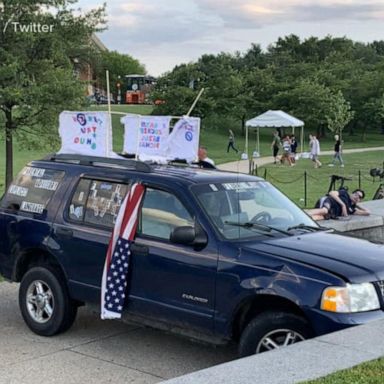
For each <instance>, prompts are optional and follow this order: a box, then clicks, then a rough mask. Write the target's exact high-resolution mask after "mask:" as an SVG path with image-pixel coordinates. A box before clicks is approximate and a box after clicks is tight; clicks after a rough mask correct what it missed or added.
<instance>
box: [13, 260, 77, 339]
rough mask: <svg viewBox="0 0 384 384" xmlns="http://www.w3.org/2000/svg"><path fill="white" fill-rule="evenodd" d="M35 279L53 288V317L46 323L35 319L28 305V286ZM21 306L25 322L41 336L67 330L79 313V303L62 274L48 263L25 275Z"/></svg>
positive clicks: (20, 295)
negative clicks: (76, 301)
mask: <svg viewBox="0 0 384 384" xmlns="http://www.w3.org/2000/svg"><path fill="white" fill-rule="evenodd" d="M35 280H41V281H43V282H45V283H46V284H47V285H48V286H49V287H50V289H51V290H52V294H53V296H54V300H55V306H54V312H53V314H52V318H51V319H50V320H49V321H47V322H46V323H44V324H40V323H37V322H36V321H35V320H33V318H32V317H31V316H30V315H29V313H28V309H27V306H26V295H27V289H28V286H29V285H30V284H31V283H32V282H33V281H35ZM19 307H20V311H21V314H22V316H23V319H24V321H25V323H26V324H27V325H28V327H29V328H30V329H31V331H33V332H34V333H36V334H38V335H40V336H53V335H56V334H59V333H62V332H65V331H66V330H68V329H69V328H70V327H71V326H72V324H73V322H74V321H75V319H76V315H77V305H75V303H74V302H73V301H72V300H71V299H70V297H69V294H68V289H67V286H66V284H65V282H64V280H63V278H62V277H61V274H60V273H58V272H57V271H56V270H55V269H54V268H52V267H50V266H46V265H43V266H35V267H33V268H31V269H29V270H28V271H27V272H26V273H25V275H24V276H23V278H22V280H21V283H20V288H19Z"/></svg>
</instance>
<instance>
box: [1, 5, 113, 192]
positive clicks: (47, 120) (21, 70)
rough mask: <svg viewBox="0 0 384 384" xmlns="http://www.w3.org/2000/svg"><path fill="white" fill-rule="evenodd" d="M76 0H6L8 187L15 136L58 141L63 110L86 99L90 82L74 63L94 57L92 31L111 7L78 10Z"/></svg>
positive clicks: (24, 140)
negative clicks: (78, 75) (76, 70)
mask: <svg viewBox="0 0 384 384" xmlns="http://www.w3.org/2000/svg"><path fill="white" fill-rule="evenodd" d="M76 1H77V0H28V1H20V0H4V1H3V2H2V3H1V7H0V63H1V66H0V115H2V117H1V118H0V128H1V132H2V135H3V137H4V138H5V143H6V144H5V147H6V176H5V184H6V187H8V186H9V184H10V183H11V180H12V177H13V140H14V138H15V137H17V139H18V143H20V144H22V145H24V146H33V147H36V146H37V145H40V146H42V145H46V144H47V143H48V144H51V145H52V143H54V142H55V140H57V135H53V132H52V127H55V126H56V125H57V123H56V122H57V117H58V114H59V112H61V111H62V110H63V109H71V108H78V107H79V105H80V104H81V103H82V102H83V101H84V84H82V83H81V82H80V81H79V80H78V79H77V78H76V76H75V74H74V67H73V63H74V62H75V61H77V62H79V63H83V65H86V64H87V62H89V61H91V60H92V59H93V57H94V52H93V51H92V47H91V45H90V41H91V36H92V34H93V33H94V32H95V31H99V30H101V27H102V26H103V24H104V16H105V7H101V8H98V9H95V10H91V11H89V12H87V13H83V14H78V15H77V14H76V15H75V13H74V10H72V9H70V6H71V5H72V4H74V3H76ZM39 26H40V27H39ZM42 26H47V28H42ZM2 121H3V123H2Z"/></svg>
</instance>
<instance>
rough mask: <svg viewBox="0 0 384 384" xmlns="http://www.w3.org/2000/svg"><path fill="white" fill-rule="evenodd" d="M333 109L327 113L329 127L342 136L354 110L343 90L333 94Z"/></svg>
mask: <svg viewBox="0 0 384 384" xmlns="http://www.w3.org/2000/svg"><path fill="white" fill-rule="evenodd" d="M331 99H332V102H331V109H330V111H329V112H328V115H327V123H328V129H329V130H330V131H331V132H333V133H334V134H338V135H339V136H340V140H341V137H342V132H343V129H344V127H345V126H346V125H347V124H348V123H349V122H350V121H351V120H352V118H353V115H354V112H353V111H351V105H350V104H349V103H348V102H347V101H346V100H345V99H344V96H343V94H342V93H341V91H339V92H337V93H336V94H334V95H332V98H331Z"/></svg>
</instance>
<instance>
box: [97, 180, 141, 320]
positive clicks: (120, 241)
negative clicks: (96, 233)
mask: <svg viewBox="0 0 384 384" xmlns="http://www.w3.org/2000/svg"><path fill="white" fill-rule="evenodd" d="M144 191H145V187H144V186H143V185H142V184H138V183H136V184H134V185H132V187H131V189H130V191H129V192H128V193H127V195H126V197H125V199H124V201H123V203H122V204H121V207H120V211H119V213H118V215H117V218H116V223H115V226H114V228H113V232H112V236H111V240H110V241H109V245H108V251H107V255H106V258H105V264H104V272H103V278H102V282H101V318H102V319H119V318H121V313H122V311H123V307H124V300H125V295H126V287H127V276H128V270H129V264H130V263H129V262H130V256H131V251H130V244H131V243H132V242H133V239H134V237H135V233H136V227H137V221H138V211H139V207H140V203H141V200H142V198H143V195H144Z"/></svg>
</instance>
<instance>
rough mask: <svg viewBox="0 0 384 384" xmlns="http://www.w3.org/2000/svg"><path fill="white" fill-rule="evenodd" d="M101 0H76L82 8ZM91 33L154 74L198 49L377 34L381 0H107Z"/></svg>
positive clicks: (381, 31) (383, 29) (383, 7)
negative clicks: (98, 27) (99, 25)
mask: <svg viewBox="0 0 384 384" xmlns="http://www.w3.org/2000/svg"><path fill="white" fill-rule="evenodd" d="M102 3H103V0H79V1H78V3H77V6H80V7H81V8H82V9H83V10H87V9H90V8H95V7H97V6H100V5H101V4H102ZM107 13H108V30H106V31H104V32H103V33H101V34H99V35H98V37H99V38H100V39H101V41H102V42H103V43H104V44H105V45H106V46H107V48H108V49H109V50H117V51H119V52H121V53H127V54H129V55H131V56H132V57H134V58H135V59H138V60H139V61H140V63H142V64H144V65H145V67H146V69H147V72H148V74H150V75H153V76H159V75H161V74H163V73H165V72H167V71H171V70H172V69H173V68H174V67H175V66H176V65H178V64H182V63H188V62H194V61H196V60H197V59H198V58H199V57H201V56H202V55H203V54H217V53H219V52H227V53H234V52H236V51H240V52H242V53H244V52H246V51H247V49H249V48H250V47H251V44H252V43H255V44H259V45H260V46H261V47H262V48H263V49H265V48H266V47H268V45H269V44H273V43H274V42H276V41H277V39H278V38H279V37H283V36H287V35H290V34H295V35H297V36H299V37H300V38H301V39H305V38H308V37H310V36H316V37H319V38H322V37H325V36H326V35H331V36H333V37H343V36H345V37H347V38H350V39H353V40H355V41H361V42H372V41H374V40H384V23H383V22H384V0H360V1H357V0H268V1H266V0H132V1H130V0H109V1H108V3H107Z"/></svg>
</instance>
